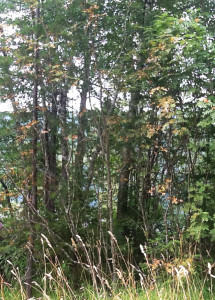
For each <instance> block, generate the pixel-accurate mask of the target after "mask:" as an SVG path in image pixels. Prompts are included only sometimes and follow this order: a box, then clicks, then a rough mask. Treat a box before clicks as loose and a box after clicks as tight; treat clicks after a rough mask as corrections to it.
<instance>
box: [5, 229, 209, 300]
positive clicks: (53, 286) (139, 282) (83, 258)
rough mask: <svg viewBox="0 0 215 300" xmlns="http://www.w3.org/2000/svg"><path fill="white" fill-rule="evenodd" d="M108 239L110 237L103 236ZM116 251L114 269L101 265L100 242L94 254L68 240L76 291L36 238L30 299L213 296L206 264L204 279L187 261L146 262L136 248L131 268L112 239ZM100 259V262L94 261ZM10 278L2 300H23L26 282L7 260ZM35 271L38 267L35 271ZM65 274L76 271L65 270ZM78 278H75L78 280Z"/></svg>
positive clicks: (48, 248)
mask: <svg viewBox="0 0 215 300" xmlns="http://www.w3.org/2000/svg"><path fill="white" fill-rule="evenodd" d="M109 234H110V235H112V233H110V232H109ZM112 239H113V240H114V243H115V250H116V254H117V256H116V258H117V259H116V266H117V267H116V269H115V270H113V269H112V267H111V258H110V257H108V254H107V253H108V251H106V252H104V253H106V255H107V256H106V257H105V259H106V263H107V265H106V267H105V268H104V267H103V264H102V263H101V262H102V260H104V257H101V243H100V242H98V243H97V255H96V257H95V254H94V250H93V249H92V248H91V247H90V245H86V244H85V243H84V242H83V240H82V238H81V237H80V236H76V241H75V240H74V239H73V240H72V246H73V249H74V252H75V255H76V261H75V262H74V263H76V264H77V265H78V266H79V269H82V273H81V274H82V275H81V277H82V278H80V286H79V287H78V288H77V287H76V288H74V287H73V283H72V282H70V280H69V279H68V277H67V276H66V274H65V272H64V268H63V267H62V264H61V262H60V260H59V259H58V256H57V254H56V252H55V249H54V248H53V246H52V245H51V243H50V241H49V240H48V238H47V237H46V236H45V235H43V234H42V235H41V244H42V259H43V276H42V278H40V279H39V280H38V281H33V282H32V287H33V289H34V294H35V297H34V298H32V300H33V299H38V300H39V299H40V300H41V299H44V300H52V299H58V300H64V299H83V300H84V299H86V300H88V299H117V300H120V299H122V300H124V299H125V300H127V299H143V300H144V299H147V300H149V299H161V300H164V299H172V300H180V299H186V300H191V299H193V300H201V299H205V300H208V299H215V297H214V295H213V290H214V288H213V280H214V278H215V276H214V275H213V274H212V272H213V266H212V265H211V264H208V268H207V270H206V272H205V274H204V275H202V274H200V275H201V276H199V274H197V272H196V270H195V266H194V263H193V257H190V258H189V259H187V260H184V261H183V260H175V261H174V260H173V261H167V260H166V259H165V257H162V259H155V258H154V259H150V258H149V256H148V254H147V249H146V247H144V246H142V245H140V251H141V253H142V255H143V264H142V265H141V266H138V265H135V264H134V262H133V260H132V253H131V250H130V248H129V243H128V253H127V255H126V257H125V256H124V255H123V254H122V251H121V249H120V247H119V245H118V242H117V240H116V239H115V237H114V236H113V235H112ZM99 255H100V257H99ZM8 264H10V266H11V272H12V275H13V276H14V281H13V284H12V283H11V284H9V283H7V282H5V281H4V278H3V277H2V276H1V278H0V280H1V299H2V300H10V299H13V300H16V299H22V300H26V299H27V297H26V292H25V290H26V283H25V281H24V280H23V279H22V278H21V275H20V271H19V269H18V268H17V267H16V266H14V265H13V263H12V262H10V261H8ZM40 267H41V266H40ZM71 272H76V269H75V268H74V269H73V268H72V267H71ZM111 272H115V275H116V278H117V280H116V282H112V281H111V278H113V277H112V274H111ZM79 274H80V273H77V276H79Z"/></svg>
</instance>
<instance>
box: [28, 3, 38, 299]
mask: <svg viewBox="0 0 215 300" xmlns="http://www.w3.org/2000/svg"><path fill="white" fill-rule="evenodd" d="M39 13H40V10H39V6H38V7H37V8H36V9H35V10H33V11H32V20H33V22H34V23H35V25H37V24H38V20H39ZM34 40H35V45H34V72H35V79H34V89H33V122H34V127H33V136H32V187H31V190H32V192H31V195H32V197H31V198H29V199H28V208H29V225H30V233H29V237H28V258H27V270H26V284H27V287H26V294H27V297H28V298H31V297H32V277H33V250H34V239H35V233H34V224H35V220H36V211H37V141H38V132H37V122H38V59H39V50H38V35H37V32H36V33H35V35H34Z"/></svg>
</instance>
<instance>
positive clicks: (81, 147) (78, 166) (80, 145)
mask: <svg viewBox="0 0 215 300" xmlns="http://www.w3.org/2000/svg"><path fill="white" fill-rule="evenodd" d="M89 64H90V63H89V53H85V56H84V68H85V69H84V81H83V85H82V91H81V104H80V110H79V117H78V121H79V127H78V140H77V148H76V156H75V185H76V188H75V200H76V201H77V200H78V202H79V203H82V202H83V193H82V189H83V185H84V181H83V177H84V176H83V162H84V155H85V152H86V141H85V132H84V131H85V128H86V123H87V118H86V116H85V113H86V102H87V94H88V91H89Z"/></svg>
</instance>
